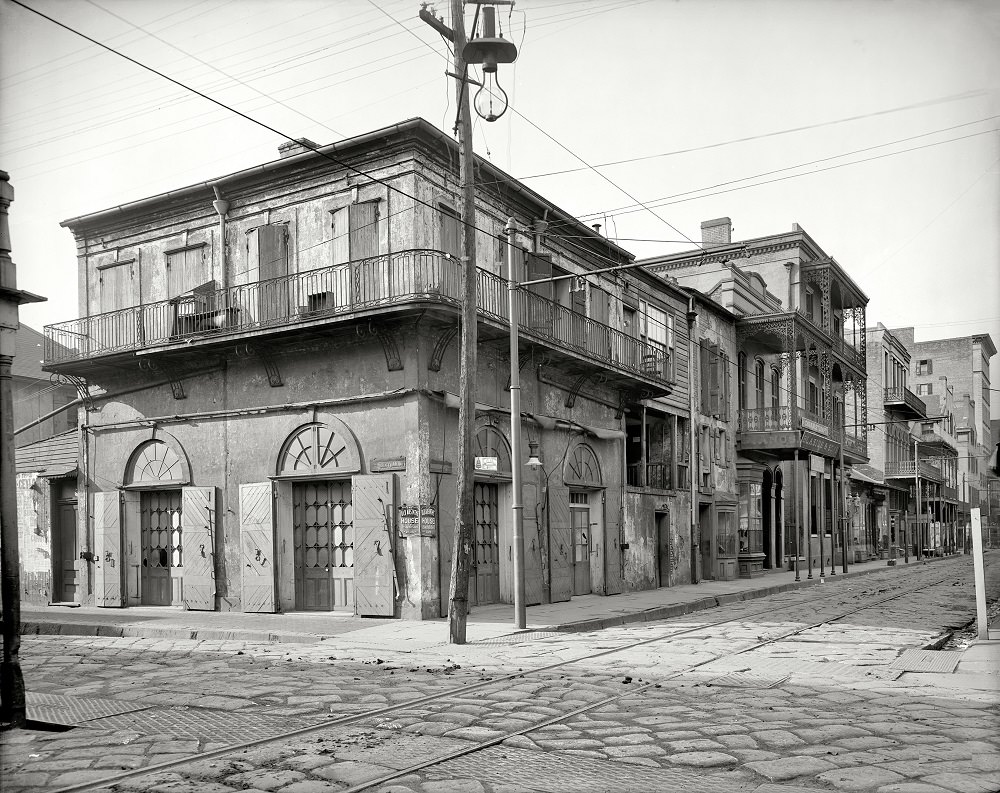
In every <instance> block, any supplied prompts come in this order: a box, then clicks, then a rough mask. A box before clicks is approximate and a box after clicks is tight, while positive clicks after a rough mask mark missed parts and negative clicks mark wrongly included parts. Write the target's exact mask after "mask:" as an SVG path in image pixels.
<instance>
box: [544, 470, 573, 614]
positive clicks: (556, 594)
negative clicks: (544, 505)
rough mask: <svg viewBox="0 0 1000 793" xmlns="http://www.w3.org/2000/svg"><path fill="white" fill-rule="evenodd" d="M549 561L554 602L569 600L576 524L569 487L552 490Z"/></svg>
mask: <svg viewBox="0 0 1000 793" xmlns="http://www.w3.org/2000/svg"><path fill="white" fill-rule="evenodd" d="M548 508H549V509H548V512H549V514H548V519H549V561H550V564H551V576H552V583H551V587H550V598H551V600H552V602H553V603H559V602H561V601H564V600H569V599H570V598H571V597H572V595H573V562H572V556H571V554H572V553H573V524H572V522H571V518H570V512H569V488H568V487H565V486H563V485H553V486H550V487H549V499H548Z"/></svg>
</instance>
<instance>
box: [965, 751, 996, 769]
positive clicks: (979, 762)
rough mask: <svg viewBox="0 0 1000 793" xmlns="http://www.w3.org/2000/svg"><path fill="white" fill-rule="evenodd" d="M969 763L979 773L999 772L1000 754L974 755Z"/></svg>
mask: <svg viewBox="0 0 1000 793" xmlns="http://www.w3.org/2000/svg"><path fill="white" fill-rule="evenodd" d="M969 762H970V763H971V764H972V765H974V766H975V767H976V768H978V769H979V770H980V771H1000V753H988V754H974V755H973V756H972V759H971V760H970V761H969Z"/></svg>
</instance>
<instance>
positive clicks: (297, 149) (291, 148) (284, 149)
mask: <svg viewBox="0 0 1000 793" xmlns="http://www.w3.org/2000/svg"><path fill="white" fill-rule="evenodd" d="M310 146H311V147H312V148H313V149H318V148H319V144H318V143H313V142H312V141H311V140H309V138H296V139H295V140H286V141H285V142H284V143H282V144H281V145H280V146H278V155H279V156H280V157H281V159H285V157H294V156H295V155H296V154H304V153H305V152H307V151H310V149H309V147H310Z"/></svg>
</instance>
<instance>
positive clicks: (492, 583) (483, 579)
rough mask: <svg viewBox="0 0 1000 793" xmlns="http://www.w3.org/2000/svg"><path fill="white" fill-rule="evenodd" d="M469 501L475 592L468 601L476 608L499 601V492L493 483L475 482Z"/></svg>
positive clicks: (470, 594)
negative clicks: (472, 514)
mask: <svg viewBox="0 0 1000 793" xmlns="http://www.w3.org/2000/svg"><path fill="white" fill-rule="evenodd" d="M473 499H474V504H475V514H476V541H475V555H474V562H475V575H474V576H472V580H474V581H475V582H476V591H475V592H474V593H472V592H470V593H469V602H470V603H473V604H478V605H486V604H487V603H499V602H500V489H499V486H498V485H496V484H491V483H489V482H476V484H475V488H474V493H473Z"/></svg>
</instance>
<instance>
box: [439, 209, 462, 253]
mask: <svg viewBox="0 0 1000 793" xmlns="http://www.w3.org/2000/svg"><path fill="white" fill-rule="evenodd" d="M438 231H439V232H440V240H441V242H440V245H441V250H442V251H444V252H445V253H450V254H451V255H452V256H455V257H460V256H461V255H462V241H461V237H460V235H459V216H458V214H457V213H456V212H455V211H454V210H453V209H451V208H449V207H446V206H445V205H444V204H438Z"/></svg>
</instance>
